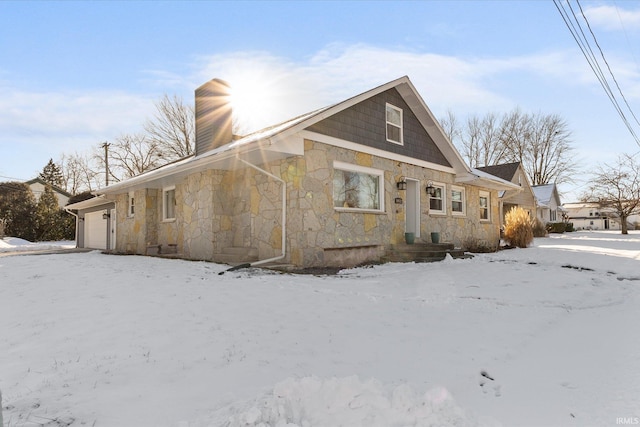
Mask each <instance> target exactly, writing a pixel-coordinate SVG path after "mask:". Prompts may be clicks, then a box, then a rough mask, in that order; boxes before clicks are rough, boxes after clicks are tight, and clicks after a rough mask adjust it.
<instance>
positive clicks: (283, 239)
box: [237, 157, 287, 267]
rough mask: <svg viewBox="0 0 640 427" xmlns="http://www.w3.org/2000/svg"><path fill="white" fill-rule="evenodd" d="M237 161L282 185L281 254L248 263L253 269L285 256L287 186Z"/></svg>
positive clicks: (264, 171)
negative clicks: (255, 266)
mask: <svg viewBox="0 0 640 427" xmlns="http://www.w3.org/2000/svg"><path fill="white" fill-rule="evenodd" d="M237 159H238V160H239V161H241V162H242V163H244V164H245V165H247V166H249V167H250V168H253V169H255V170H257V171H258V172H261V173H263V174H265V175H267V176H269V177H271V178H273V179H275V180H276V181H279V182H280V183H281V184H282V254H281V255H278V256H276V257H273V258H268V259H263V260H259V261H256V262H252V263H250V266H251V267H253V266H254V265H261V264H266V263H268V262H272V261H278V260H280V259H283V258H284V257H285V255H286V248H287V246H286V242H287V184H286V183H285V181H284V180H283V179H282V178H280V177H278V176H275V175H274V174H272V173H270V172H267V171H266V170H264V169H261V168H259V167H258V166H256V165H254V164H252V163H249V162H247V161H246V160H243V159H241V158H239V157H237Z"/></svg>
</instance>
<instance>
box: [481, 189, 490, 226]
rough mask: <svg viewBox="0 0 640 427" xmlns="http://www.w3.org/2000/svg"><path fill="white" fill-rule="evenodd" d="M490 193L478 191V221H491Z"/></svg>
mask: <svg viewBox="0 0 640 427" xmlns="http://www.w3.org/2000/svg"><path fill="white" fill-rule="evenodd" d="M490 197H491V195H490V194H489V193H488V192H487V191H481V192H480V200H479V201H480V221H491V199H490Z"/></svg>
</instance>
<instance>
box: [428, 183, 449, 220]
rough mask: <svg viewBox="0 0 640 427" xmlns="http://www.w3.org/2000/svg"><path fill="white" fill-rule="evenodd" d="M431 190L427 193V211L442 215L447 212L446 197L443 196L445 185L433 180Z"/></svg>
mask: <svg viewBox="0 0 640 427" xmlns="http://www.w3.org/2000/svg"><path fill="white" fill-rule="evenodd" d="M432 186H433V188H434V189H433V190H432V193H431V194H429V213H430V214H437V215H444V214H446V213H447V198H446V196H445V194H446V193H445V189H446V187H445V185H444V184H441V183H438V182H434V183H433V184H432Z"/></svg>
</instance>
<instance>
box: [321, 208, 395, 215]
mask: <svg viewBox="0 0 640 427" xmlns="http://www.w3.org/2000/svg"><path fill="white" fill-rule="evenodd" d="M333 210H334V211H336V212H345V213H363V214H364V213H368V214H377V215H386V214H387V213H386V212H385V211H380V210H375V209H358V208H336V207H334V208H333Z"/></svg>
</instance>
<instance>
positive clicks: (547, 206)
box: [531, 184, 575, 226]
mask: <svg viewBox="0 0 640 427" xmlns="http://www.w3.org/2000/svg"><path fill="white" fill-rule="evenodd" d="M531 189H532V190H533V194H534V195H535V196H536V216H537V217H538V219H540V221H542V222H543V223H544V224H546V223H548V222H560V221H562V219H563V218H562V214H563V213H564V209H563V207H562V203H560V195H559V194H558V188H557V187H556V184H545V185H535V186H533V187H531ZM574 226H575V224H574Z"/></svg>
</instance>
